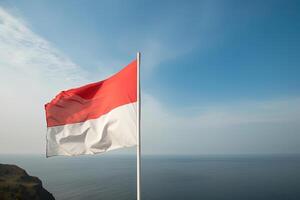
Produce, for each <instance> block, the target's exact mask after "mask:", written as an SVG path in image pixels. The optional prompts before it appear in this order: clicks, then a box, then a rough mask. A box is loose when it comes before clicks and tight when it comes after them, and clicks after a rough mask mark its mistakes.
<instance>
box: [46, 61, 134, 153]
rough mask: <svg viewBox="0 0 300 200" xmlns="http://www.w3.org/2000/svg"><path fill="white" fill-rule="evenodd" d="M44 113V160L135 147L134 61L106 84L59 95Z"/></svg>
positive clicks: (93, 84)
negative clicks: (45, 158) (56, 156)
mask: <svg viewBox="0 0 300 200" xmlns="http://www.w3.org/2000/svg"><path fill="white" fill-rule="evenodd" d="M45 110H46V121H47V151H46V156H47V157H49V156H55V155H68V156H73V155H81V154H96V153H102V152H106V151H110V150H113V149H118V148H122V147H130V146H135V145H136V144H137V136H136V131H137V61H136V60H135V61H133V62H132V63H130V64H129V65H128V66H126V67H125V68H123V69H122V70H121V71H120V72H118V73H117V74H115V75H113V76H111V77H110V78H108V79H106V80H103V81H100V82H96V83H91V84H88V85H85V86H82V87H79V88H74V89H70V90H67V91H62V92H60V93H59V94H58V95H57V96H56V97H55V98H54V99H53V100H52V101H51V102H50V103H47V104H46V105H45Z"/></svg>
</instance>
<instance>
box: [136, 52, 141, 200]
mask: <svg viewBox="0 0 300 200" xmlns="http://www.w3.org/2000/svg"><path fill="white" fill-rule="evenodd" d="M136 59H137V103H138V105H137V126H136V127H137V130H136V133H137V138H136V139H137V145H136V178H137V180H136V199H137V200H141V132H140V131H141V128H140V123H141V88H140V59H141V53H140V52H138V53H137V54H136Z"/></svg>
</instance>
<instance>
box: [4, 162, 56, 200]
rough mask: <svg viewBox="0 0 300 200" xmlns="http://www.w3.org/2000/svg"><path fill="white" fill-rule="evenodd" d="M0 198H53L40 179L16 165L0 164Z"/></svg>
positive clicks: (33, 199) (26, 199)
mask: <svg viewBox="0 0 300 200" xmlns="http://www.w3.org/2000/svg"><path fill="white" fill-rule="evenodd" d="M0 200H54V197H53V196H52V194H51V193H49V192H48V191H47V190H45V189H44V188H43V186H42V182H41V180H40V179H38V178H37V177H34V176H29V175H28V174H27V173H26V171H25V170H23V169H22V168H20V167H18V166H16V165H6V164H0Z"/></svg>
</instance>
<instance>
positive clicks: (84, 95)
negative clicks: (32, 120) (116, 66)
mask: <svg viewBox="0 0 300 200" xmlns="http://www.w3.org/2000/svg"><path fill="white" fill-rule="evenodd" d="M136 101H137V62H136V60H135V61H133V62H132V63H130V64H129V65H128V66H127V67H125V68H124V69H122V70H121V71H120V72H118V73H117V74H115V75H113V76H112V77H110V78H108V79H106V80H104V81H100V82H97V83H92V84H88V85H86V86H83V87H79V88H75V89H70V90H67V91H63V92H61V93H59V94H58V95H57V96H56V97H55V98H54V99H53V100H52V101H51V102H50V103H48V104H46V105H45V109H46V119H47V126H48V127H52V126H59V125H65V124H73V123H79V122H84V121H86V120H89V119H96V118H98V117H100V116H101V115H104V114H106V113H108V112H109V111H111V110H112V109H114V108H116V107H118V106H121V105H125V104H128V103H133V102H136Z"/></svg>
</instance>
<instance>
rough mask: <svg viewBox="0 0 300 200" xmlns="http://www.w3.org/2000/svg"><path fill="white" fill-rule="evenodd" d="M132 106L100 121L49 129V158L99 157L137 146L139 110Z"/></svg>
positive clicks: (114, 110)
mask: <svg viewBox="0 0 300 200" xmlns="http://www.w3.org/2000/svg"><path fill="white" fill-rule="evenodd" d="M136 106H137V104H136V102H135V103H130V104H126V105H123V106H120V107H117V108H115V109H113V110H111V111H110V112H109V113H107V114H105V115H102V116H101V117H99V118H97V119H90V120H87V121H85V122H81V123H75V124H67V125H62V126H54V127H48V128H47V156H54V155H68V156H73V155H80V154H96V153H102V152H105V151H110V150H113V149H118V148H122V147H130V146H134V145H136V111H137V110H136V109H137V107H136Z"/></svg>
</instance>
